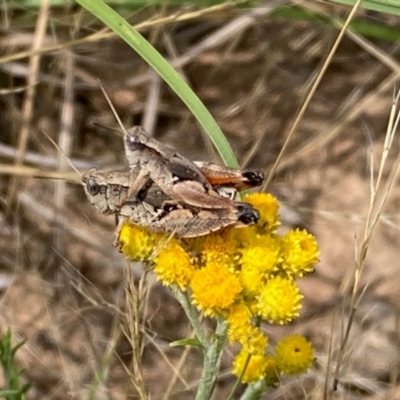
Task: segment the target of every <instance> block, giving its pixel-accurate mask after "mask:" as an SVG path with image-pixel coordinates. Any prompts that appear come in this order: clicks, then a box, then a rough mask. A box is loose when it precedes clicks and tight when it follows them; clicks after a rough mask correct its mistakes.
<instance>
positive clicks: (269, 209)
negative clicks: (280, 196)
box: [243, 193, 280, 233]
mask: <svg viewBox="0 0 400 400" xmlns="http://www.w3.org/2000/svg"><path fill="white" fill-rule="evenodd" d="M243 201H245V202H247V203H250V204H251V205H253V206H254V207H255V208H256V209H257V210H258V211H259V212H260V220H259V221H258V223H257V225H256V228H257V231H258V232H259V233H270V232H274V231H275V230H276V228H278V226H279V225H280V222H279V213H278V211H279V203H278V200H277V199H276V198H275V197H274V196H272V195H271V194H269V193H251V194H247V195H246V196H244V197H243Z"/></svg>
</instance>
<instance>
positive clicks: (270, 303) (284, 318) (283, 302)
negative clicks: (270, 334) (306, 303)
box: [257, 276, 303, 325]
mask: <svg viewBox="0 0 400 400" xmlns="http://www.w3.org/2000/svg"><path fill="white" fill-rule="evenodd" d="M302 298H303V296H302V295H301V294H299V288H298V287H297V286H296V285H295V283H294V282H292V281H290V280H288V279H285V278H281V277H280V276H277V277H274V278H271V279H270V280H269V281H268V282H267V283H266V285H265V286H264V287H263V288H262V289H261V292H260V294H259V296H258V297H257V299H258V312H259V315H261V317H262V318H264V319H266V320H267V321H269V322H270V323H277V324H281V325H283V324H286V323H288V322H290V321H291V320H292V319H293V318H296V317H298V316H299V313H298V310H299V309H300V308H301V304H300V300H301V299H302Z"/></svg>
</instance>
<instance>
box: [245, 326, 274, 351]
mask: <svg viewBox="0 0 400 400" xmlns="http://www.w3.org/2000/svg"><path fill="white" fill-rule="evenodd" d="M239 343H240V344H241V345H242V346H243V349H244V350H245V351H246V353H249V354H264V353H265V350H266V349H267V347H268V338H267V337H266V336H265V335H264V334H263V332H262V331H261V330H260V328H258V327H256V326H252V327H251V328H250V329H249V330H248V332H247V336H245V337H242V338H240V340H239Z"/></svg>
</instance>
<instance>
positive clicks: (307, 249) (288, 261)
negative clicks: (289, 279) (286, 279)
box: [282, 229, 319, 276]
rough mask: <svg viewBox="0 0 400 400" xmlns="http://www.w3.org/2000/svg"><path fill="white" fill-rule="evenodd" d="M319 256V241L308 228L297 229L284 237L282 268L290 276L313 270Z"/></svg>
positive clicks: (301, 274)
mask: <svg viewBox="0 0 400 400" xmlns="http://www.w3.org/2000/svg"><path fill="white" fill-rule="evenodd" d="M318 256H319V248H318V244H317V241H316V240H315V237H314V236H313V235H311V233H308V232H307V231H306V230H303V231H301V230H299V229H296V230H294V231H290V232H288V233H287V234H286V236H284V237H283V238H282V259H283V262H282V268H283V269H284V271H285V272H286V273H287V274H288V276H303V275H304V274H306V273H308V272H311V271H313V267H314V264H315V263H317V262H318Z"/></svg>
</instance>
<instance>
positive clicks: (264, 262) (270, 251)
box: [241, 235, 281, 274]
mask: <svg viewBox="0 0 400 400" xmlns="http://www.w3.org/2000/svg"><path fill="white" fill-rule="evenodd" d="M280 249H281V242H280V240H279V238H277V237H275V236H271V235H262V236H260V237H258V238H256V239H255V240H254V241H253V243H249V244H248V246H246V247H245V248H244V249H242V259H241V265H242V267H256V268H257V269H258V270H259V271H260V272H265V273H267V274H270V273H271V272H272V271H274V270H276V269H277V265H278V262H279V261H280V258H279V253H280Z"/></svg>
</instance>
